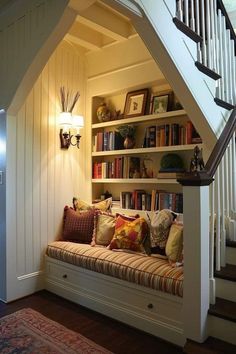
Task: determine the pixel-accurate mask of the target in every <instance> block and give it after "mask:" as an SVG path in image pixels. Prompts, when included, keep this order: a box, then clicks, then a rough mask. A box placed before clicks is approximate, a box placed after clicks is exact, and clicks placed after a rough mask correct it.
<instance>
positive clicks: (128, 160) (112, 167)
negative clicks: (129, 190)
mask: <svg viewBox="0 0 236 354" xmlns="http://www.w3.org/2000/svg"><path fill="white" fill-rule="evenodd" d="M139 172H140V158H139V157H134V156H120V157H115V159H114V161H106V162H94V163H93V178H95V179H96V178H134V177H135V174H137V173H139ZM139 176H140V175H139Z"/></svg>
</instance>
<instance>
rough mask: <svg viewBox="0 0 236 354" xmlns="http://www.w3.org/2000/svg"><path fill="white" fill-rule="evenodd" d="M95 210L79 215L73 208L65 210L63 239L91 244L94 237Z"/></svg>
mask: <svg viewBox="0 0 236 354" xmlns="http://www.w3.org/2000/svg"><path fill="white" fill-rule="evenodd" d="M95 214H96V212H95V210H88V211H86V212H84V213H82V214H78V213H77V212H76V211H75V210H73V209H72V208H69V207H68V206H66V207H65V208H64V223H63V233H62V239H63V240H64V241H73V242H80V243H90V242H91V240H92V235H93V228H94V217H95Z"/></svg>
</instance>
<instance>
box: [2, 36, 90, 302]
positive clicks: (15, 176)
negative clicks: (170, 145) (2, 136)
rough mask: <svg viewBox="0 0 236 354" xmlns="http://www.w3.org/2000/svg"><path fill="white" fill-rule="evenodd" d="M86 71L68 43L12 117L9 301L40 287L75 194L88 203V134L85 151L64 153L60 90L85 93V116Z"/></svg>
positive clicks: (9, 127)
mask: <svg viewBox="0 0 236 354" xmlns="http://www.w3.org/2000/svg"><path fill="white" fill-rule="evenodd" d="M84 70H85V69H84V61H83V55H82V54H81V53H78V52H77V50H76V49H75V48H73V47H72V46H71V45H69V44H67V43H66V42H62V43H61V44H60V45H59V47H58V48H57V49H56V51H55V52H54V54H53V55H52V56H51V58H50V60H49V61H48V63H47V65H46V66H45V68H44V69H43V71H42V73H41V74H40V76H39V77H38V79H37V81H36V83H35V84H34V86H33V88H32V90H31V91H30V93H29V95H28V97H27V99H26V101H25V102H24V104H23V106H22V107H21V109H20V110H19V112H18V114H17V115H16V116H14V117H13V116H11V117H8V125H7V138H8V146H7V149H8V150H7V151H8V152H9V153H8V156H7V176H8V177H9V184H7V200H8V203H7V243H8V247H7V249H8V253H7V254H8V257H7V262H8V296H7V297H8V298H7V300H8V301H9V300H12V299H14V298H16V297H20V296H24V295H26V294H28V293H30V292H33V291H34V290H35V289H36V288H37V287H39V288H40V286H41V285H42V284H41V283H40V282H38V279H39V278H40V274H41V270H42V269H43V255H44V252H45V248H46V246H47V243H48V242H50V241H52V240H54V239H55V237H56V235H57V233H58V230H59V226H60V223H61V219H62V212H63V207H64V206H65V204H69V205H71V201H72V197H73V196H74V195H79V196H80V197H81V198H83V199H87V198H86V197H87V196H86V190H87V189H86V188H85V175H84V171H85V168H84V163H85V161H84V151H85V138H84V137H85V132H83V131H81V135H82V138H81V147H80V149H79V150H78V149H77V147H70V148H69V150H61V149H60V146H59V126H58V124H57V117H58V114H59V112H60V101H59V89H60V86H63V85H64V86H65V87H66V88H68V89H69V90H70V91H71V92H74V93H75V92H76V91H77V90H79V91H80V94H81V97H80V99H79V101H78V103H77V105H76V107H75V110H74V112H73V113H77V114H78V113H80V114H84V100H85V98H84V96H85V89H84V86H83V83H84V82H85V81H84V80H83V79H84V76H85V72H84ZM12 137H15V141H14V139H13V141H12Z"/></svg>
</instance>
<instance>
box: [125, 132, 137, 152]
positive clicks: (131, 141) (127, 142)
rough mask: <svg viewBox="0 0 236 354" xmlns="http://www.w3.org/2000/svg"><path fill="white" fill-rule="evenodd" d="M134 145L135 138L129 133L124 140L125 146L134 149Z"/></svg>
mask: <svg viewBox="0 0 236 354" xmlns="http://www.w3.org/2000/svg"><path fill="white" fill-rule="evenodd" d="M134 145H135V139H134V138H133V137H132V136H129V135H127V136H126V138H125V140H124V148H125V149H133V147H134Z"/></svg>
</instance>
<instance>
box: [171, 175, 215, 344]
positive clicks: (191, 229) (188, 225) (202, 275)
mask: <svg viewBox="0 0 236 354" xmlns="http://www.w3.org/2000/svg"><path fill="white" fill-rule="evenodd" d="M178 181H179V183H180V184H182V186H183V200H184V205H183V214H184V295H183V322H184V335H185V337H186V338H188V339H192V340H194V341H196V342H203V341H204V340H205V339H206V338H207V336H208V331H207V315H208V309H209V184H210V183H211V182H212V178H210V177H209V176H208V175H207V174H206V173H205V172H203V171H199V172H196V173H194V174H186V176H185V177H183V178H181V179H179V180H178Z"/></svg>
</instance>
